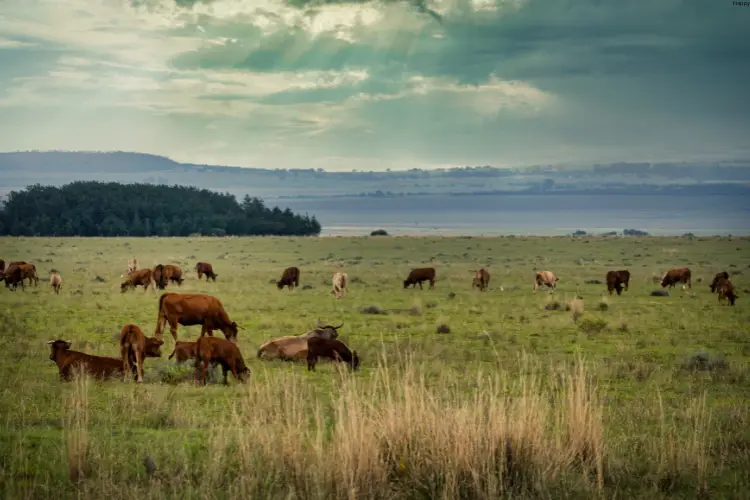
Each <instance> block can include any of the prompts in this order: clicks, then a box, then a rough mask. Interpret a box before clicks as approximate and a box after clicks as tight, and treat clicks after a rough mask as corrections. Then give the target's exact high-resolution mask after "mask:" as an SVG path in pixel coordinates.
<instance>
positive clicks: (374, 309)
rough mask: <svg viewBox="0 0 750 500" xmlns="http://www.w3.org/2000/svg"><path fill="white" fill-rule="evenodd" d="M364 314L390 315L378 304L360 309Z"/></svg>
mask: <svg viewBox="0 0 750 500" xmlns="http://www.w3.org/2000/svg"><path fill="white" fill-rule="evenodd" d="M360 312H361V313H362V314H388V312H387V311H386V310H385V309H383V308H382V307H380V306H379V305H377V304H373V305H370V306H366V307H363V308H362V309H360Z"/></svg>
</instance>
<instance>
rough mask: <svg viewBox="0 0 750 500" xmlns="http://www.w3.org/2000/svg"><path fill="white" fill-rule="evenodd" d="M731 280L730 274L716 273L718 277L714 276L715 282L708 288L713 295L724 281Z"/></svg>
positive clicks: (724, 272)
mask: <svg viewBox="0 0 750 500" xmlns="http://www.w3.org/2000/svg"><path fill="white" fill-rule="evenodd" d="M728 279H729V273H728V272H726V271H722V272H720V273H716V276H714V280H713V281H712V282H711V284H710V285H709V286H708V287H709V288H710V289H711V293H716V292H717V290H716V288H717V287H718V286H719V282H720V281H723V280H728Z"/></svg>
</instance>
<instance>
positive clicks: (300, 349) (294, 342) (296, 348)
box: [258, 323, 344, 361]
mask: <svg viewBox="0 0 750 500" xmlns="http://www.w3.org/2000/svg"><path fill="white" fill-rule="evenodd" d="M342 326H344V324H343V323H341V324H340V325H338V326H331V325H325V326H317V327H316V328H315V329H314V330H310V331H308V332H305V333H303V334H302V335H287V336H285V337H279V338H275V339H272V340H269V341H268V342H266V343H264V344H263V345H261V346H260V348H259V349H258V358H261V359H265V360H272V359H280V360H282V361H302V360H303V359H307V341H308V340H309V339H311V338H314V337H320V338H324V339H335V338H337V337H338V336H339V333H338V329H339V328H341V327H342Z"/></svg>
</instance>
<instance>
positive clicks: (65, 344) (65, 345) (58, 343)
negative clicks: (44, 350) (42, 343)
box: [47, 340, 71, 361]
mask: <svg viewBox="0 0 750 500" xmlns="http://www.w3.org/2000/svg"><path fill="white" fill-rule="evenodd" d="M47 345H49V346H50V347H51V349H50V353H49V359H51V360H52V361H54V360H55V358H56V355H57V353H58V352H64V351H67V350H69V349H70V345H71V342H70V340H50V341H49V342H47Z"/></svg>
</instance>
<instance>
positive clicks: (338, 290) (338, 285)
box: [331, 272, 349, 299]
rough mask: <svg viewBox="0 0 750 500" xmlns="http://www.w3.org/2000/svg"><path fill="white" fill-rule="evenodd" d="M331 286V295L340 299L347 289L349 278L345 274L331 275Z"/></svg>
mask: <svg viewBox="0 0 750 500" xmlns="http://www.w3.org/2000/svg"><path fill="white" fill-rule="evenodd" d="M332 284H333V288H332V289H331V293H332V294H333V295H335V296H336V298H337V299H341V298H343V297H344V294H345V293H346V292H347V290H348V288H349V276H348V275H347V274H346V273H342V272H338V273H336V274H334V275H333V280H332Z"/></svg>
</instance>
